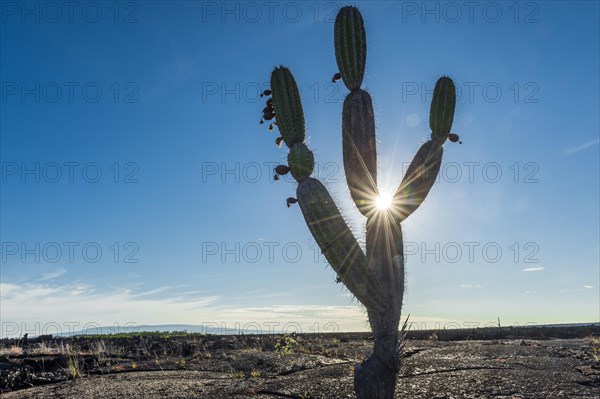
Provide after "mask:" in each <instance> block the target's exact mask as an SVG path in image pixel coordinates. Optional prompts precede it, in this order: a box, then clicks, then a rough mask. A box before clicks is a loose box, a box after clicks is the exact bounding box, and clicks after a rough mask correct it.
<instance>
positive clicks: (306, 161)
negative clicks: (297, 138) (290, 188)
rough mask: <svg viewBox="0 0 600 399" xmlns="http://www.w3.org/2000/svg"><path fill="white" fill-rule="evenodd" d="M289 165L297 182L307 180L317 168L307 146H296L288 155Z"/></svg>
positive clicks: (300, 144)
mask: <svg viewBox="0 0 600 399" xmlns="http://www.w3.org/2000/svg"><path fill="white" fill-rule="evenodd" d="M288 165H289V166H290V171H291V172H292V176H293V177H294V179H296V180H297V181H301V180H303V179H306V178H307V177H308V176H310V174H311V173H312V172H313V169H314V168H315V157H314V155H313V153H312V151H311V150H309V149H308V147H307V146H306V144H303V143H298V144H295V145H294V146H293V147H292V148H291V149H290V153H289V154H288Z"/></svg>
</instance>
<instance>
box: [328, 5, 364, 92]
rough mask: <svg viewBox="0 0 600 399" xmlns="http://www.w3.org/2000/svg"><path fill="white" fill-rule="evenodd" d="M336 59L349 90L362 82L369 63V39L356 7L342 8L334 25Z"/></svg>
mask: <svg viewBox="0 0 600 399" xmlns="http://www.w3.org/2000/svg"><path fill="white" fill-rule="evenodd" d="M334 42H335V59H336V61H337V65H338V68H339V69H340V73H341V75H342V80H343V81H344V84H345V85H346V87H347V88H348V90H357V89H358V88H360V86H361V84H362V80H363V77H364V75H365V65H366V63H367V39H366V33H365V24H364V22H363V18H362V15H360V12H359V11H358V9H357V8H356V7H351V6H346V7H342V8H341V9H340V12H339V13H338V15H337V17H336V19H335V25H334Z"/></svg>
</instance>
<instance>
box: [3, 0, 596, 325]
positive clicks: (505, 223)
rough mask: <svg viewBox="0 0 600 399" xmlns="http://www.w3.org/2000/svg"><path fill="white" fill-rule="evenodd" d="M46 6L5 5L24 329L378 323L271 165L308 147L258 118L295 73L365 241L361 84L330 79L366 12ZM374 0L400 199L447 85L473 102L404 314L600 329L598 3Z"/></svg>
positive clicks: (7, 268)
mask: <svg viewBox="0 0 600 399" xmlns="http://www.w3.org/2000/svg"><path fill="white" fill-rule="evenodd" d="M26 4H27V5H26V7H28V8H27V9H23V8H22V7H23V3H21V2H3V3H2V26H1V56H2V57H1V61H0V62H1V64H0V65H1V81H2V98H1V102H0V105H1V108H2V109H1V113H2V117H1V119H0V127H1V133H2V135H1V150H0V154H1V157H2V185H1V201H0V204H1V208H2V215H1V216H2V223H1V226H0V233H1V242H2V248H1V250H2V260H1V261H2V263H1V264H0V266H1V272H0V277H1V285H0V286H1V288H2V290H1V293H0V298H1V302H0V311H1V314H0V316H1V322H2V335H11V334H18V333H22V332H27V331H26V330H29V331H33V333H34V334H35V333H38V332H52V329H53V328H54V329H56V326H59V327H60V328H62V329H63V330H64V329H65V328H66V327H65V326H68V325H77V326H84V325H86V324H87V325H94V324H98V325H103V326H104V325H124V324H125V323H131V324H134V325H142V324H174V323H186V324H197V325H202V324H203V323H204V324H207V323H217V324H219V325H225V326H227V327H235V326H236V323H238V324H239V325H240V326H242V327H243V326H249V325H251V324H249V323H256V324H258V325H259V327H260V328H262V329H265V330H268V328H269V327H268V326H269V325H276V324H275V323H279V324H278V325H276V327H275V328H285V327H286V326H287V327H289V326H291V327H292V328H295V327H296V326H300V327H301V328H302V330H303V331H314V330H316V329H319V330H324V329H329V330H335V329H338V330H364V329H366V328H367V324H366V317H365V314H364V311H363V310H362V309H361V308H360V307H359V306H358V305H357V304H356V301H353V300H352V298H351V296H350V295H349V293H348V292H347V290H345V289H344V288H343V287H342V286H341V285H339V284H335V282H334V279H335V274H334V273H333V271H332V270H331V269H330V268H329V267H328V266H327V264H326V263H325V261H324V260H323V258H322V257H321V258H320V257H319V256H318V252H317V251H316V248H315V244H314V242H313V240H312V238H311V236H310V233H309V231H308V228H307V227H306V226H305V224H304V221H303V218H302V215H301V213H300V209H299V208H298V207H297V206H294V207H292V208H290V209H288V208H287V207H286V206H285V199H286V198H287V197H289V196H293V195H294V192H295V183H294V182H293V181H291V180H290V179H287V178H286V179H282V180H281V181H278V182H274V181H273V179H272V167H273V166H274V165H277V164H278V163H284V161H285V157H286V151H285V150H284V149H278V148H277V147H276V146H275V145H274V140H275V138H276V137H277V135H276V133H269V132H268V130H267V129H266V125H259V124H258V121H259V119H260V113H261V110H262V108H263V107H264V105H263V103H264V99H261V98H259V97H258V92H259V90H262V89H264V88H266V87H267V82H268V80H269V75H270V71H271V70H272V68H273V67H274V66H276V65H286V66H289V67H290V69H291V70H292V72H293V73H294V75H295V77H296V80H297V82H298V84H299V86H300V89H301V92H302V98H303V105H304V112H305V117H306V124H307V137H308V144H309V147H310V148H311V149H313V151H314V152H315V154H316V157H317V158H316V159H317V168H316V170H317V172H316V173H318V175H319V177H320V178H321V180H323V181H324V182H325V184H326V186H327V187H328V188H329V189H330V191H331V192H332V193H333V195H334V197H335V198H336V201H337V202H338V205H339V206H340V207H341V208H342V209H343V212H344V215H345V216H346V218H347V220H348V221H349V223H350V224H351V226H352V228H353V229H354V231H355V232H356V235H357V236H358V237H359V240H363V239H364V237H363V236H364V234H362V233H361V231H362V229H363V226H364V220H363V218H362V216H360V214H359V213H358V211H357V210H356V209H355V208H354V205H353V204H352V202H351V201H350V196H349V192H348V190H347V187H346V185H345V178H344V175H343V168H342V167H341V106H342V101H343V98H344V96H345V95H346V89H345V88H344V87H343V85H342V84H341V83H338V84H332V83H330V80H331V76H332V75H333V74H334V73H335V72H337V67H336V64H335V56H334V52H333V23H332V17H335V13H336V10H337V7H339V5H344V4H345V3H333V2H321V3H317V2H281V3H278V5H277V6H274V8H270V7H272V6H270V5H269V4H271V3H269V2H253V3H243V2H229V3H222V2H194V1H185V2H183V1H182V2H166V1H149V2H124V3H119V6H118V7H117V8H115V7H114V5H113V3H112V2H95V3H85V2H82V3H78V6H77V8H75V9H71V10H70V9H67V8H64V7H65V6H64V5H60V4H59V5H58V6H56V4H57V3H53V4H55V6H54V7H55V8H51V7H48V6H46V3H42V2H29V3H26ZM355 4H356V5H357V6H358V7H359V8H360V9H361V11H362V13H363V16H364V19H365V23H366V27H367V40H368V57H367V72H366V77H365V80H364V84H363V86H364V87H365V88H366V89H367V90H368V91H369V92H370V93H371V94H372V96H373V101H374V106H375V113H376V124H377V133H378V141H379V144H378V145H379V147H378V150H379V151H378V156H379V176H380V182H379V184H380V187H381V188H382V189H384V190H386V189H387V190H393V189H394V188H395V186H396V185H397V184H398V183H399V181H400V180H401V177H402V173H403V168H404V169H405V168H406V166H407V164H408V162H410V160H411V159H412V156H413V154H414V153H415V152H416V150H417V149H418V147H419V145H420V144H421V143H423V142H424V141H425V140H427V137H428V136H429V133H430V132H429V128H428V112H429V102H430V99H431V90H432V89H433V86H434V84H435V81H436V80H437V78H439V77H440V76H441V75H449V76H451V77H452V78H453V79H454V81H455V82H456V84H457V86H458V89H459V92H460V94H461V95H460V97H459V100H458V103H457V112H456V117H455V123H454V131H456V132H457V133H459V134H460V136H461V140H462V141H463V144H462V145H458V144H453V143H447V144H445V155H444V161H443V166H442V171H441V176H440V181H439V182H438V184H437V185H436V186H435V187H434V188H433V190H432V191H431V193H430V195H429V197H428V199H427V200H426V202H425V203H424V204H423V205H422V206H421V208H419V210H417V212H415V214H413V215H412V216H411V217H410V218H409V219H408V220H407V221H406V223H405V224H404V233H405V244H406V251H407V292H406V294H405V306H404V311H403V312H404V315H407V314H408V313H410V314H411V319H412V320H413V321H415V322H416V323H417V324H418V326H427V327H434V326H435V325H436V323H438V324H439V325H442V326H443V325H450V324H448V323H457V324H458V325H465V323H479V325H484V324H486V323H490V322H495V321H496V319H497V318H498V317H499V318H500V319H501V322H502V323H503V324H507V325H508V324H524V323H528V322H530V323H567V322H588V321H599V320H600V294H599V285H600V274H599V273H600V272H599V251H600V248H599V241H600V234H599V221H600V214H599V181H600V177H599V131H600V128H599V112H598V110H599V109H600V104H599V75H600V74H599V73H598V72H599V70H600V65H599V48H600V45H599V37H600V32H599V6H598V3H597V2H592V1H581V2H573V1H571V2H559V1H552V2H550V1H548V2H521V3H513V2H506V3H505V2H481V3H480V5H478V6H477V7H476V8H474V9H471V10H469V9H468V8H466V6H464V5H461V4H462V3H456V2H452V3H444V2H429V3H422V2H392V1H381V2H377V1H374V2H368V3H367V2H364V3H363V2H357V3H355ZM449 4H450V5H449ZM56 7H62V8H56ZM36 323H38V324H36ZM69 323H70V324H69ZM294 323H295V324H294ZM315 323H316V324H315ZM256 324H255V325H256Z"/></svg>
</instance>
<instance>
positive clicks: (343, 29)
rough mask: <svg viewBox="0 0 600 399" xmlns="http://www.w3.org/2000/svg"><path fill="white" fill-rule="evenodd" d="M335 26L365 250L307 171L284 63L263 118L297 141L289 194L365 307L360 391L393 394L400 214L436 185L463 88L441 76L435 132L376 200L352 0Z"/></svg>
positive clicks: (349, 168) (347, 149) (346, 143)
mask: <svg viewBox="0 0 600 399" xmlns="http://www.w3.org/2000/svg"><path fill="white" fill-rule="evenodd" d="M334 33H335V35H334V42H335V56H336V61H337V64H338V68H339V70H340V72H339V75H341V79H342V80H343V82H344V84H345V85H346V87H347V88H348V89H349V90H350V93H348V95H347V97H346V99H345V101H344V105H343V111H342V148H343V158H344V170H345V173H346V180H347V183H348V187H349V189H350V194H351V196H352V199H353V200H354V203H355V204H356V206H357V208H358V210H359V211H360V212H361V213H362V214H363V215H364V216H365V217H366V218H367V224H366V254H365V253H364V252H363V250H362V249H361V247H360V246H359V244H358V242H357V241H356V238H354V236H353V234H352V232H351V231H350V229H349V228H348V225H347V224H346V222H345V221H344V218H343V217H342V215H341V214H340V211H339V210H338V208H337V206H336V204H335V202H334V200H333V198H332V197H331V195H330V194H329V192H328V191H327V189H326V188H325V186H324V185H323V184H322V183H321V182H320V181H319V180H317V179H314V178H312V177H310V175H311V174H312V172H313V168H314V156H313V153H312V152H311V151H310V149H309V148H308V147H307V146H306V144H305V143H304V137H305V134H304V114H303V112H302V104H301V102H300V95H299V92H298V87H297V84H296V82H295V80H294V78H293V76H292V74H291V72H290V71H289V70H288V69H287V68H285V67H277V68H275V70H274V71H273V72H272V74H271V91H272V99H269V100H268V101H267V108H265V110H264V115H263V117H264V118H265V119H272V118H273V117H274V118H275V119H276V122H275V124H276V125H277V127H278V128H279V131H280V133H281V137H280V138H278V139H277V140H276V142H277V143H278V144H280V143H281V142H282V141H283V142H284V143H285V144H286V145H287V146H288V147H289V148H290V152H289V155H288V164H289V165H288V166H285V165H280V166H278V167H277V168H275V171H276V173H277V175H279V174H286V173H288V172H291V174H292V176H293V177H294V178H295V179H296V181H297V182H298V187H297V193H296V196H297V199H296V198H288V206H290V204H291V203H295V202H298V204H299V205H300V209H301V210H302V214H303V215H304V219H305V221H306V224H307V225H308V228H309V230H310V232H311V233H312V235H313V236H314V238H315V241H316V242H317V244H318V245H319V247H320V249H321V251H322V252H323V254H324V255H325V257H326V259H327V261H328V262H329V264H330V265H331V267H332V268H333V269H334V270H335V272H336V273H337V276H338V279H339V280H340V281H341V282H343V283H344V284H345V285H346V287H347V288H348V290H350V292H352V294H353V295H354V296H355V297H356V298H357V299H358V300H359V301H360V302H361V303H362V304H363V305H364V306H365V308H366V309H367V314H368V317H369V322H370V324H371V329H372V331H373V336H374V347H373V354H372V355H371V356H370V357H369V358H368V359H366V360H365V361H364V362H362V363H360V364H357V365H356V367H355V372H354V389H355V391H356V394H357V397H358V398H359V399H377V398H385V399H388V398H393V397H394V390H395V386H396V378H397V374H398V370H399V368H400V359H399V353H398V352H399V350H398V338H399V336H398V334H399V333H398V325H399V321H400V313H401V308H402V299H403V295H404V251H403V241H402V229H401V222H402V221H403V220H404V219H406V218H407V217H408V216H409V215H410V214H412V213H413V212H414V211H415V210H416V209H417V208H418V207H419V206H420V205H421V204H422V203H423V201H424V200H425V197H426V196H427V194H428V193H429V191H430V189H431V187H432V186H433V183H434V182H435V180H436V177H437V174H438V172H439V169H440V165H441V161H442V154H443V149H442V144H443V143H444V142H445V141H446V138H448V137H450V139H451V141H457V140H458V136H456V135H454V134H451V133H450V130H451V127H452V121H453V118H454V108H455V105H456V92H455V87H454V83H453V82H452V80H451V79H450V78H448V77H442V78H440V79H439V80H438V82H437V83H436V86H435V89H434V93H433V100H432V102H431V110H430V127H431V140H429V141H427V142H426V143H424V144H423V145H422V146H421V148H420V149H419V150H418V151H417V154H416V155H415V157H414V159H413V161H412V162H411V164H410V166H409V168H408V170H407V172H406V175H405V176H404V179H403V180H402V182H401V183H400V185H399V187H398V189H397V190H396V192H395V194H394V197H393V200H392V203H391V206H390V207H389V208H388V209H386V210H381V209H378V208H377V207H376V206H375V203H376V199H377V196H378V190H377V152H376V141H375V119H374V114H373V105H372V101H371V96H370V95H369V93H367V92H366V91H364V90H362V89H361V88H360V86H361V83H362V81H363V76H364V71H365V65H366V51H367V45H366V35H365V28H364V23H363V19H362V16H361V14H360V12H359V11H358V9H357V8H355V7H351V6H348V7H343V8H342V9H341V10H340V11H339V14H338V16H337V18H336V21H335V28H334ZM271 91H266V92H265V94H267V95H269V94H271ZM261 122H262V121H261ZM454 136H456V137H455V138H456V140H454ZM277 175H276V176H277Z"/></svg>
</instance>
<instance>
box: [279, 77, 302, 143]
mask: <svg viewBox="0 0 600 399" xmlns="http://www.w3.org/2000/svg"><path fill="white" fill-rule="evenodd" d="M271 90H272V92H273V109H274V110H275V118H276V119H277V127H279V131H280V133H281V137H283V141H284V142H285V144H286V145H287V146H288V147H289V148H292V147H293V146H294V144H298V143H303V142H304V134H305V133H304V112H303V111H302V102H301V101H300V92H299V91H298V85H297V84H296V81H295V80H294V76H292V73H291V72H290V70H289V69H287V68H286V67H283V66H282V67H277V68H275V69H274V70H273V73H271Z"/></svg>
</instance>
